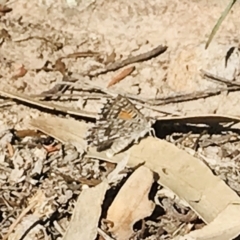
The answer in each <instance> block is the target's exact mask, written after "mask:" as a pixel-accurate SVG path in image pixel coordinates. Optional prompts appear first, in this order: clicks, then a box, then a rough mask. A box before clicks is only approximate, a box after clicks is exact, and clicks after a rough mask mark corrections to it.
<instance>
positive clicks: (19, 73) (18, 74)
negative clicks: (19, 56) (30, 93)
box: [12, 64, 27, 80]
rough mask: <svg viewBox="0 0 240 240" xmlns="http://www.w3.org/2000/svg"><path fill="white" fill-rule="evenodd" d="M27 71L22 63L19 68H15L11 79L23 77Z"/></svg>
mask: <svg viewBox="0 0 240 240" xmlns="http://www.w3.org/2000/svg"><path fill="white" fill-rule="evenodd" d="M26 73H27V69H26V68H25V66H24V65H23V64H22V65H21V67H20V68H18V69H17V72H16V74H15V75H13V77H12V78H13V79H14V80H17V79H18V78H20V77H24V76H25V75H26Z"/></svg>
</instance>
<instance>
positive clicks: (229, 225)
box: [174, 203, 240, 240]
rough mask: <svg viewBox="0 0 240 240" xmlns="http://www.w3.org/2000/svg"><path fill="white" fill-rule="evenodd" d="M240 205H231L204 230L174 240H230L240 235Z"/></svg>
mask: <svg viewBox="0 0 240 240" xmlns="http://www.w3.org/2000/svg"><path fill="white" fill-rule="evenodd" d="M239 212H240V203H237V204H234V203H232V204H230V205H228V206H227V207H226V209H224V210H223V211H222V212H221V213H220V214H219V215H218V216H217V218H216V219H214V220H213V221H212V222H211V223H210V224H208V225H207V226H205V227H203V228H202V229H199V230H196V231H193V232H190V233H189V234H187V235H185V236H184V237H179V236H178V237H176V238H174V240H186V239H194V240H230V239H238V238H236V237H237V236H238V235H239V234H240V225H239V222H240V215H239Z"/></svg>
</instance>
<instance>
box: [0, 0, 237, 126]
mask: <svg viewBox="0 0 240 240" xmlns="http://www.w3.org/2000/svg"><path fill="white" fill-rule="evenodd" d="M11 2H12V3H11ZM86 2H87V3H86ZM228 2H229V1H228V0H212V1H208V0H201V1H199V0H192V1H190V0H182V1H176V0H149V1H145V0H132V1H126V0H119V1H108V0H95V1H94V0H91V1H78V3H77V6H75V7H69V6H68V5H67V3H66V2H65V1H63V0H62V1H60V0H58V1H53V0H38V1H37V0H31V1H26V0H21V1H20V0H18V1H10V3H9V4H8V6H9V7H11V8H12V9H13V11H12V12H10V13H7V14H6V15H5V16H2V17H1V21H0V28H1V36H0V37H1V39H2V41H3V42H2V44H1V47H0V64H1V73H0V74H1V83H2V84H1V87H0V88H7V89H9V90H11V91H15V92H23V93H26V94H40V93H41V92H42V91H46V90H48V89H50V88H51V87H53V86H54V85H55V84H56V83H58V82H61V81H62V76H61V74H60V73H59V72H47V71H36V69H39V68H42V67H43V66H44V64H45V63H46V61H50V62H52V63H54V62H55V61H56V60H57V59H58V58H59V57H63V56H66V55H67V54H71V53H75V52H85V51H93V52H100V53H101V55H102V58H103V59H105V60H106V59H109V58H113V60H119V59H124V58H126V57H128V56H129V55H136V54H140V53H143V52H146V51H149V50H151V49H153V48H155V47H157V46H158V45H161V44H162V45H166V46H167V47H168V49H167V51H166V52H165V53H164V54H162V55H160V56H158V57H156V58H153V59H151V60H148V61H145V62H141V63H137V64H135V67H136V69H135V71H134V72H133V73H132V74H131V75H130V76H128V77H126V78H125V79H124V80H123V81H121V82H120V83H118V84H116V85H115V86H113V87H112V88H111V89H112V91H114V90H116V91H124V92H127V93H131V94H139V95H140V96H141V97H146V98H147V97H149V96H151V97H156V98H157V97H167V96H170V95H174V94H180V93H194V92H196V91H204V90H206V91H207V90H208V89H214V88H217V87H219V86H220V85H219V83H214V82H211V81H209V80H206V79H203V78H202V77H201V75H200V70H201V69H203V70H206V71H208V72H211V73H212V74H216V75H218V76H220V77H224V78H226V79H228V80H230V81H240V79H239V74H240V68H239V67H240V57H239V50H238V47H239V36H240V27H239V26H240V18H239V7H240V2H239V1H237V3H236V4H235V6H234V8H233V10H232V11H231V12H230V14H229V15H228V17H227V18H226V20H225V21H224V22H223V24H222V25H221V27H220V29H219V31H218V33H217V35H216V36H215V38H214V39H213V41H212V43H211V44H210V46H209V48H208V49H207V50H205V43H206V41H207V38H208V36H209V34H210V32H211V30H212V28H213V26H214V24H215V23H216V21H217V19H218V18H219V16H220V14H221V13H222V11H223V10H224V9H225V7H226V6H227V4H228ZM3 30H4V31H3ZM5 30H6V31H5ZM6 32H7V34H6ZM58 46H61V47H58ZM232 47H235V50H234V52H233V54H232V55H231V57H230V59H229V60H228V64H227V66H225V58H226V54H227V52H228V50H229V49H230V48H232ZM63 61H64V63H65V64H66V67H67V69H68V70H69V71H71V72H73V73H76V74H79V76H80V79H79V81H81V78H82V80H84V81H91V82H92V83H93V84H95V85H98V86H106V85H107V84H108V82H109V81H110V79H111V78H112V77H113V76H115V75H116V72H109V73H107V74H103V75H101V76H98V77H96V78H92V79H91V80H90V78H89V77H88V76H81V74H82V73H83V72H84V73H85V72H88V71H89V70H90V69H93V68H97V67H101V66H102V63H100V62H98V61H97V60H96V59H94V58H90V57H88V58H78V59H74V58H72V59H64V60H63ZM21 66H24V67H25V68H26V69H27V73H26V75H25V76H23V77H21V78H18V79H14V78H13V76H14V75H15V74H16V72H17V71H18V69H19V68H21ZM233 79H234V80H233ZM222 86H224V85H222ZM239 103H240V95H239V92H231V93H227V92H226V91H223V92H222V93H221V94H219V95H217V96H213V97H210V98H206V99H200V100H195V101H188V102H181V103H175V104H167V105H164V106H159V107H158V108H159V109H161V110H167V111H173V112H180V113H181V114H184V115H185V114H207V113H219V114H235V115H240V108H239ZM94 104H95V103H93V102H91V101H90V102H89V103H88V105H87V106H86V109H88V110H89V109H90V110H92V111H95V112H97V111H98V110H99V108H98V105H94ZM43 114H45V113H42V112H41V111H39V110H36V109H31V108H28V107H26V106H23V105H15V106H12V107H11V108H8V109H6V110H5V111H4V112H2V113H1V115H0V116H1V119H2V120H1V122H2V124H4V125H7V126H9V127H20V128H25V127H26V126H27V121H28V120H29V119H30V118H34V117H36V116H39V115H43Z"/></svg>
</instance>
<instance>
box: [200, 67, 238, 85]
mask: <svg viewBox="0 0 240 240" xmlns="http://www.w3.org/2000/svg"><path fill="white" fill-rule="evenodd" d="M200 72H201V74H202V76H203V77H204V78H206V79H210V80H213V81H215V82H220V83H224V84H227V85H230V86H240V83H238V82H235V81H234V79H232V80H229V79H226V78H223V77H219V76H217V75H215V74H212V73H209V72H207V71H205V70H203V69H201V70H200Z"/></svg>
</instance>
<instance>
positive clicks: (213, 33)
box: [205, 0, 237, 49]
mask: <svg viewBox="0 0 240 240" xmlns="http://www.w3.org/2000/svg"><path fill="white" fill-rule="evenodd" d="M236 1H237V0H231V1H230V2H229V4H228V6H227V8H226V9H225V11H224V12H223V13H222V15H221V17H220V18H219V19H218V21H217V23H216V25H215V26H214V28H213V30H212V32H211V34H210V36H209V38H208V41H207V43H206V45H205V49H207V48H208V46H209V44H210V43H211V41H212V39H213V37H214V36H215V34H216V32H217V31H218V29H219V27H220V25H221V24H222V22H223V20H224V19H225V18H226V16H227V15H228V13H229V12H230V10H231V8H232V6H233V5H234V3H235V2H236Z"/></svg>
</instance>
